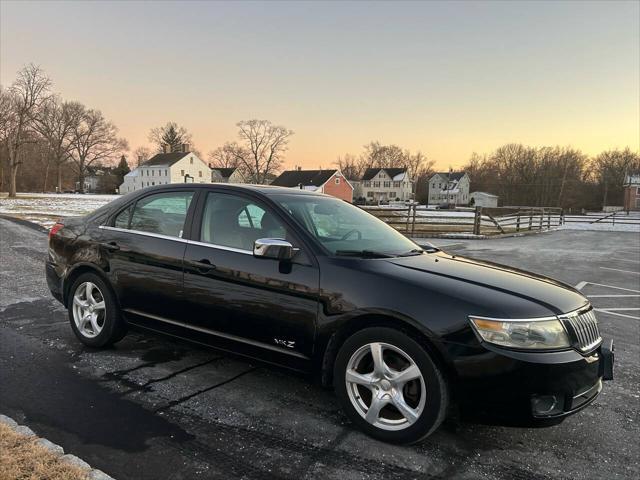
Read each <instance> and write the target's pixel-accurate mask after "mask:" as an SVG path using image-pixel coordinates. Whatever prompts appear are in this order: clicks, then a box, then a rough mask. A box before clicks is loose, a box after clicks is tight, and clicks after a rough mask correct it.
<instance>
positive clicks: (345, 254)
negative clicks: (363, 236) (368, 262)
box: [336, 250, 393, 258]
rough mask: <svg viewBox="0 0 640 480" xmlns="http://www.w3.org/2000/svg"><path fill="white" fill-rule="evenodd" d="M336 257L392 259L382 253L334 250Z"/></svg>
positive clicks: (390, 256)
mask: <svg viewBox="0 0 640 480" xmlns="http://www.w3.org/2000/svg"><path fill="white" fill-rule="evenodd" d="M336 255H338V256H340V257H361V258H392V257H393V255H389V254H388V253H384V252H376V251H374V250H336Z"/></svg>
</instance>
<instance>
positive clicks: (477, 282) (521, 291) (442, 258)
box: [387, 252, 589, 315]
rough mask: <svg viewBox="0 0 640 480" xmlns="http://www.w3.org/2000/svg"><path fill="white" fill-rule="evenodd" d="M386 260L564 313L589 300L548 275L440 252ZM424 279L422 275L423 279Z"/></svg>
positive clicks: (432, 279) (436, 276) (433, 278)
mask: <svg viewBox="0 0 640 480" xmlns="http://www.w3.org/2000/svg"><path fill="white" fill-rule="evenodd" d="M387 261H388V262H390V263H392V264H394V265H396V266H399V267H402V268H406V269H410V270H414V271H419V272H424V273H425V274H428V275H429V276H430V279H429V280H430V281H429V282H428V283H430V284H431V285H433V284H434V282H435V283H438V277H439V278H440V279H442V280H444V279H451V280H457V281H460V282H464V283H467V284H469V287H472V286H477V287H483V288H488V289H491V290H494V291H498V292H501V293H503V294H508V295H513V296H516V297H519V298H520V299H522V300H525V301H530V302H533V303H535V304H538V305H540V306H541V307H544V310H545V311H548V312H549V314H555V315H559V314H562V313H568V312H571V311H574V310H577V309H579V308H582V307H584V306H586V305H588V304H589V301H588V300H587V299H586V298H585V297H584V296H583V295H582V294H581V293H580V292H578V291H577V290H575V289H574V288H573V287H571V286H569V285H566V284H564V283H562V282H559V281H557V280H554V279H552V278H549V277H545V276H542V275H538V274H535V273H531V272H527V271H524V270H519V269H517V268H512V267H507V266H505V265H499V264H497V263H492V262H487V261H481V260H474V259H471V258H466V257H459V256H457V255H449V254H446V253H444V252H437V253H430V254H423V255H415V256H410V257H397V258H390V259H388V260H387ZM425 280H426V279H425ZM471 289H472V288H470V290H471Z"/></svg>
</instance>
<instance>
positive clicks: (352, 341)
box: [333, 327, 449, 444]
mask: <svg viewBox="0 0 640 480" xmlns="http://www.w3.org/2000/svg"><path fill="white" fill-rule="evenodd" d="M371 343H383V344H387V345H390V346H393V347H396V348H398V349H400V350H401V351H402V352H403V353H405V354H406V355H408V356H409V357H410V360H412V361H413V362H414V363H415V365H416V366H417V367H418V369H419V370H420V373H421V375H422V379H423V381H424V386H425V389H424V391H423V390H422V387H420V392H421V394H422V395H424V396H425V399H424V406H423V407H422V411H421V413H420V415H419V416H418V417H417V419H416V420H415V421H414V422H413V423H412V424H407V425H406V426H404V427H402V429H401V430H385V429H383V428H381V427H378V426H376V425H374V424H372V423H369V422H368V421H367V420H365V418H364V417H363V415H364V413H360V412H359V411H358V410H357V409H356V406H354V404H353V403H352V400H351V398H350V396H349V395H350V394H349V393H348V387H347V383H346V378H345V377H346V371H347V368H348V365H349V362H350V360H351V358H352V356H353V355H354V354H356V352H358V351H365V350H361V348H362V347H364V346H365V345H368V344H371ZM385 348H387V347H385ZM386 351H387V350H385V352H386ZM390 351H391V353H392V354H395V352H393V350H390ZM385 362H386V360H385ZM416 381H417V382H419V380H416ZM333 383H334V388H335V391H336V395H337V396H338V399H339V401H340V403H341V405H342V408H343V410H344V411H345V413H346V414H347V416H348V417H349V419H350V420H351V421H352V422H353V423H354V424H356V425H357V426H358V428H360V429H361V430H362V431H363V432H365V433H366V434H367V435H370V436H371V437H374V438H376V439H378V440H382V441H385V442H389V443H397V444H409V443H415V442H418V441H420V440H422V439H424V438H426V437H427V436H429V435H430V434H431V433H433V432H434V431H435V430H436V429H437V428H438V427H439V426H440V424H441V423H442V421H443V420H444V419H445V417H446V413H447V409H448V406H449V394H448V387H447V383H446V381H445V379H444V376H443V374H442V372H441V370H440V369H439V368H438V366H437V364H436V363H435V362H434V361H433V359H432V358H431V356H430V355H429V353H428V352H427V351H426V350H425V348H424V347H423V346H422V345H420V344H419V343H418V342H416V341H415V340H414V339H412V338H411V337H409V336H408V335H406V334H405V333H403V332H401V331H399V330H396V329H393V328H388V327H372V328H367V329H364V330H361V331H359V332H357V333H355V334H353V335H352V336H351V337H349V338H348V339H347V340H346V341H345V342H344V343H343V344H342V346H341V347H340V350H339V351H338V355H337V357H336V361H335V364H334V372H333ZM359 388H367V389H369V387H358V389H359ZM386 388H388V387H386ZM402 388H404V387H401V388H400V389H402ZM359 391H360V390H359ZM371 395H373V394H371ZM352 396H353V395H352ZM364 396H365V394H363V395H361V398H362V399H364ZM403 398H404V397H403ZM363 401H364V403H366V401H365V400H363ZM385 408H391V409H392V412H391V414H392V415H393V409H395V411H396V412H398V413H399V410H397V409H396V408H395V406H392V407H385ZM381 412H382V411H381ZM387 412H389V410H387Z"/></svg>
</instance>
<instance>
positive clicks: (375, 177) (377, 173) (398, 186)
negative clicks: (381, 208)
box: [360, 168, 413, 203]
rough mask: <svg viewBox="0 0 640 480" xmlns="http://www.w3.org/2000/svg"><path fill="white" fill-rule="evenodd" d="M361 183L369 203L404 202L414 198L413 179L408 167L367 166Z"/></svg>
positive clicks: (363, 193)
mask: <svg viewBox="0 0 640 480" xmlns="http://www.w3.org/2000/svg"><path fill="white" fill-rule="evenodd" d="M360 185H361V187H360V188H361V190H362V196H363V197H364V198H365V199H366V201H367V203H386V202H393V201H401V202H404V201H407V200H411V199H412V198H413V181H412V179H411V178H409V173H408V171H407V169H406V168H367V169H366V170H365V172H364V175H363V176H362V180H361V181H360Z"/></svg>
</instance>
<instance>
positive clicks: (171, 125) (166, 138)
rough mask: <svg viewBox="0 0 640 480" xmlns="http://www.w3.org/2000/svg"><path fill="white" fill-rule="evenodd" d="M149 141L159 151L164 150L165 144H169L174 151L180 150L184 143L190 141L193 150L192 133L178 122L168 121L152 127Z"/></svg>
mask: <svg viewBox="0 0 640 480" xmlns="http://www.w3.org/2000/svg"><path fill="white" fill-rule="evenodd" d="M149 141H150V142H151V143H153V144H154V146H155V148H156V151H158V152H162V151H163V148H164V146H165V145H169V146H170V147H171V151H172V152H179V151H180V148H181V146H182V144H183V143H188V144H189V145H190V146H191V150H193V143H192V138H191V134H190V133H189V132H188V131H187V129H186V128H184V127H182V126H180V125H178V124H177V123H176V122H167V123H166V124H165V125H163V126H161V127H155V128H152V129H151V131H150V132H149Z"/></svg>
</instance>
